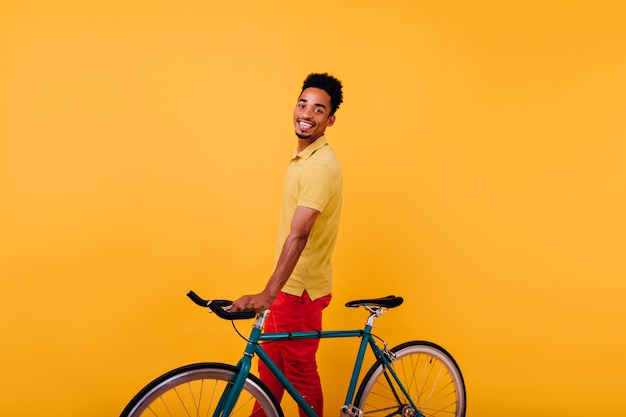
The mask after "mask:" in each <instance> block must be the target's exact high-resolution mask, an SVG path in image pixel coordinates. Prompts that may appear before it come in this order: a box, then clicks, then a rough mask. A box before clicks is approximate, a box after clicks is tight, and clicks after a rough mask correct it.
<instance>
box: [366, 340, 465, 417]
mask: <svg viewBox="0 0 626 417" xmlns="http://www.w3.org/2000/svg"><path fill="white" fill-rule="evenodd" d="M392 352H394V353H395V354H396V360H395V362H394V363H393V364H392V367H393V369H394V371H395V372H396V375H397V376H398V378H399V379H400V382H401V383H402V385H403V386H404V388H405V389H406V391H407V392H408V394H409V396H410V398H411V400H412V401H413V403H414V404H415V405H416V406H417V408H418V409H419V411H420V412H421V413H422V414H423V415H424V416H426V417H435V416H437V417H448V416H449V417H464V416H465V409H466V397H465V382H464V381H463V376H462V375H461V371H460V369H459V367H458V365H457V363H456V362H455V360H454V359H453V358H452V356H451V355H450V354H449V353H448V352H447V351H446V350H444V349H443V348H441V347H440V346H438V345H436V344H434V343H430V342H423V341H413V342H407V343H404V344H402V345H400V346H397V347H395V348H393V349H392ZM390 381H391V375H389V373H388V372H385V369H384V367H383V365H382V363H381V362H380V360H379V361H377V362H376V363H375V364H374V366H372V368H371V369H370V370H369V371H368V373H367V374H366V375H365V377H364V378H363V382H362V383H361V386H360V387H359V390H358V392H357V395H356V398H355V404H356V406H357V407H358V408H359V409H360V410H362V411H363V415H364V416H388V415H394V414H395V415H411V414H410V412H407V414H403V413H402V410H403V409H404V410H409V409H410V407H409V404H410V403H409V401H408V400H407V398H406V397H405V396H404V394H403V393H402V391H401V390H400V389H399V387H398V386H397V384H396V383H395V382H393V383H390Z"/></svg>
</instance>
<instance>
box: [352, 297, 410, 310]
mask: <svg viewBox="0 0 626 417" xmlns="http://www.w3.org/2000/svg"><path fill="white" fill-rule="evenodd" d="M403 302H404V298H402V297H396V296H395V295H388V296H386V297H381V298H368V299H365V300H354V301H348V302H347V303H346V307H384V308H394V307H398V306H399V305H401V304H402V303H403Z"/></svg>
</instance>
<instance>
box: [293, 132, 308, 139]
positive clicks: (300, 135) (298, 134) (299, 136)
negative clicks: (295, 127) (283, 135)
mask: <svg viewBox="0 0 626 417" xmlns="http://www.w3.org/2000/svg"><path fill="white" fill-rule="evenodd" d="M296 136H297V137H298V139H308V138H310V137H311V135H303V134H302V133H298V132H296Z"/></svg>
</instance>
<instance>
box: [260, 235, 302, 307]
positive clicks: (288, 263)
mask: <svg viewBox="0 0 626 417" xmlns="http://www.w3.org/2000/svg"><path fill="white" fill-rule="evenodd" d="M307 239H308V234H307V235H298V236H292V235H289V236H287V239H285V244H284V245H283V248H282V250H281V252H280V256H279V257H278V262H277V263H276V268H275V269H274V273H273V274H272V276H271V277H270V279H269V281H268V282H267V285H266V286H265V290H264V291H263V292H264V293H265V294H266V295H267V296H269V297H271V299H272V300H274V299H275V298H276V296H277V295H278V293H279V292H280V291H281V290H282V288H283V287H284V286H285V283H286V282H287V280H288V279H289V277H290V276H291V273H292V272H293V270H294V269H295V267H296V264H297V263H298V259H300V255H301V254H302V251H303V250H304V248H305V246H306V242H307Z"/></svg>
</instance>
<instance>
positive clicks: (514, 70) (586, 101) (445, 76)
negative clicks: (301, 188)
mask: <svg viewBox="0 0 626 417" xmlns="http://www.w3.org/2000/svg"><path fill="white" fill-rule="evenodd" d="M622 5H623V3H622V2H618V1H615V2H608V1H575V0H572V1H556V0H552V1H550V0H548V1H539V0H537V1H495V0H494V1H487V0H477V1H396V0H390V1H374V0H369V1H359V2H355V1H345V2H342V1H327V0H321V1H318V2H309V3H302V2H292V1H286V0H283V1H273V2H257V1H241V0H233V1H224V2H200V1H191V0H189V1H180V2H164V1H130V2H128V1H112V2H110V1H92V2H70V1H54V2H36V1H4V2H3V3H2V5H1V6H0V110H1V113H0V114H1V119H0V134H1V148H0V152H1V154H0V157H1V159H0V169H1V171H0V173H1V174H0V181H1V182H0V187H1V188H0V191H1V194H0V198H1V201H0V203H1V208H0V210H1V213H0V214H1V217H0V218H1V220H0V222H1V223H0V227H1V231H0V234H1V237H0V245H1V246H0V249H1V251H0V256H1V258H0V261H1V263H0V265H1V266H0V267H1V270H0V273H1V283H2V288H1V291H0V305H1V309H2V311H1V314H0V320H1V322H0V329H1V331H2V340H3V341H2V347H1V348H0V360H1V361H2V362H1V366H2V367H1V370H2V383H1V384H2V387H1V389H0V393H1V398H2V401H1V406H0V407H1V410H0V414H2V415H7V416H9V415H11V416H35V415H44V414H45V415H66V416H103V417H104V416H112V415H117V414H118V413H119V412H120V411H121V409H122V408H123V407H124V405H125V404H126V402H127V401H128V400H129V399H130V398H131V397H132V395H133V394H134V393H135V392H136V391H138V390H139V388H140V387H142V386H143V385H145V384H146V383H147V382H149V381H150V380H151V379H152V378H154V377H156V376H158V375H159V374H161V373H163V372H164V371H166V370H169V369H171V368H173V367H176V366H179V365H183V364H185V363H190V362H198V361H207V360H214V361H234V360H235V359H236V358H237V357H238V355H240V353H241V351H242V349H243V344H242V343H241V341H240V340H239V339H238V338H237V337H236V336H235V335H234V332H233V331H232V328H231V327H230V325H229V323H227V322H221V321H218V320H217V319H215V318H214V317H212V316H208V315H207V314H205V313H204V312H203V311H202V310H200V309H199V308H197V307H195V306H194V305H192V304H191V303H190V302H189V301H188V300H187V299H186V297H185V293H186V291H187V290H188V289H195V290H196V291H198V292H199V293H200V294H201V295H204V296H206V297H208V298H212V297H213V298H235V297H237V296H239V295H241V294H242V293H244V292H247V293H249V292H254V291H258V290H260V289H261V288H262V286H263V284H264V282H265V280H266V279H267V277H268V276H269V274H270V273H271V270H272V266H273V248H274V238H275V232H276V225H277V217H278V204H279V196H280V188H281V183H282V177H283V173H284V170H285V168H286V163H287V159H288V157H289V155H290V154H291V151H292V149H293V146H294V145H295V139H294V135H293V127H292V123H291V112H292V109H293V106H294V104H295V100H296V98H297V94H298V92H299V88H300V85H301V82H302V80H303V79H304V77H305V76H306V74H308V73H309V72H312V71H328V72H330V73H332V74H334V75H336V76H337V77H339V78H340V79H341V80H342V81H343V82H344V84H345V103H344V105H343V106H342V108H341V109H340V110H339V112H338V114H337V123H336V124H335V126H333V127H332V128H330V129H329V130H328V133H329V141H330V142H331V144H332V145H333V147H334V148H335V150H336V152H337V154H338V155H339V157H340V159H341V162H342V165H343V169H344V172H345V205H344V213H343V218H342V224H341V231H340V236H339V240H338V246H337V250H336V253H335V273H336V281H335V291H334V302H333V304H331V307H329V309H328V310H327V315H326V319H325V320H326V321H325V323H326V327H327V328H349V327H352V326H360V325H361V324H362V323H363V320H364V318H365V317H364V314H363V313H362V312H360V311H355V310H346V309H345V308H344V307H343V303H344V302H346V301H348V300H349V299H351V298H358V297H367V296H382V295H387V294H390V293H395V294H398V295H402V296H404V297H405V298H406V302H405V304H404V305H403V306H402V307H401V308H399V309H397V310H394V311H393V312H391V313H389V314H388V315H386V316H384V317H383V318H382V319H381V320H379V322H378V323H379V326H378V328H377V331H378V333H379V334H381V335H382V336H384V337H385V338H387V339H388V341H389V342H390V344H392V345H394V344H397V343H400V342H402V341H405V340H408V339H427V340H432V341H434V342H437V343H439V344H441V345H443V346H444V347H446V348H447V349H448V350H449V351H450V352H451V353H452V354H453V355H454V357H455V358H456V359H457V360H458V362H459V364H460V366H461V369H462V371H463V373H464V375H465V378H466V383H467V390H468V416H470V417H489V416H507V417H515V416H525V415H543V416H587V415H595V416H598V415H601V416H609V415H611V416H615V415H624V414H626V403H625V402H624V401H622V400H621V399H622V398H623V395H624V388H626V384H625V383H624V373H625V371H626V358H625V355H624V352H625V351H626V336H625V335H624V327H625V326H624V323H625V319H626V307H625V306H624V304H625V303H624V294H625V291H626V283H625V277H626V266H625V262H624V259H625V256H624V255H625V252H626V250H625V243H624V236H625V234H626V221H625V220H624V212H625V211H626V199H625V197H624V191H625V186H626V168H625V167H626V164H625V162H626V145H625V139H626V135H625V133H626V127H625V123H624V114H625V113H626V57H625V53H624V51H625V49H624V45H625V42H626V29H625V25H624V22H625V21H626V19H625V17H626V14H625V13H624V7H623V6H622ZM239 327H240V329H242V331H247V330H248V329H249V322H244V323H240V326H239ZM354 352H355V348H354V346H353V345H352V344H350V343H349V342H348V341H328V342H327V343H323V346H322V348H321V351H320V354H319V357H320V362H321V373H322V378H323V382H324V388H325V392H326V409H327V413H328V415H337V414H338V411H337V410H338V408H339V406H340V405H341V404H342V403H343V394H340V392H343V390H344V388H345V383H346V381H347V378H348V373H349V372H348V367H349V365H347V364H344V361H347V360H349V359H350V358H351V357H352V355H353V354H354ZM344 368H345V369H346V372H345V375H344V372H339V370H340V369H341V370H342V369H344Z"/></svg>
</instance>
